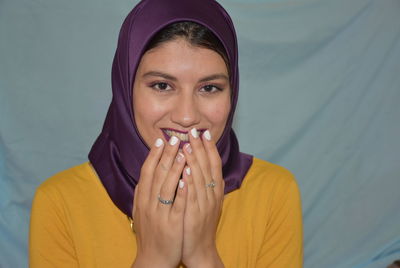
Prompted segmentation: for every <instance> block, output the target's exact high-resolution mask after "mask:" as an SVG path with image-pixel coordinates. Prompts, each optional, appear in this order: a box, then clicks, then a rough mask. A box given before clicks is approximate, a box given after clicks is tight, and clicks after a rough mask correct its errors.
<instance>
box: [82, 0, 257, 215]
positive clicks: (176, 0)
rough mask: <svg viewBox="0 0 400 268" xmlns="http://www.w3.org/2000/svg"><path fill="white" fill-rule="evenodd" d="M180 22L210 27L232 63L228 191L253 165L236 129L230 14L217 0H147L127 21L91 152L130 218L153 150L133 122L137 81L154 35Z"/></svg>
mask: <svg viewBox="0 0 400 268" xmlns="http://www.w3.org/2000/svg"><path fill="white" fill-rule="evenodd" d="M178 21H192V22H196V23H199V24H201V25H204V26H206V27H207V28H209V29H210V30H211V31H212V32H213V33H214V34H215V35H216V36H217V37H218V38H219V39H220V41H221V42H222V44H223V45H224V47H225V50H226V52H227V55H228V60H229V62H230V65H231V70H230V73H231V77H230V79H231V85H232V107H231V111H230V114H229V118H228V121H227V124H226V127H225V130H224V132H223V134H222V136H221V138H220V139H219V141H218V142H217V148H218V151H219V153H220V156H221V159H222V164H223V176H224V180H225V194H227V193H229V192H232V191H234V190H236V189H238V188H239V187H240V185H241V184H242V181H243V179H244V176H245V175H246V173H247V171H248V169H249V168H250V166H251V164H252V156H251V155H247V154H244V153H241V152H239V144H238V141H237V138H236V136H235V133H234V132H233V129H232V119H233V114H234V111H235V107H236V103H237V99H238V89H239V87H238V86H239V72H238V47H237V39H236V34H235V29H234V27H233V23H232V20H231V18H230V17H229V15H228V13H227V12H226V11H225V10H224V9H223V8H222V7H221V6H220V5H219V4H218V3H217V2H216V1H215V0H143V1H141V2H140V3H139V4H138V5H137V6H136V7H135V8H134V9H133V10H132V11H131V12H130V13H129V14H128V16H127V17H126V19H125V21H124V23H123V24H122V27H121V30H120V34H119V38H118V46H117V50H116V52H115V56H114V61H113V66H112V93H113V97H112V101H111V104H110V107H109V109H108V113H107V116H106V120H105V122H104V126H103V129H102V131H101V133H100V135H99V137H98V138H97V140H96V142H95V143H94V144H93V147H92V149H91V151H90V153H89V160H90V162H91V164H92V165H93V167H94V169H95V170H96V172H97V174H98V176H99V177H100V180H101V182H102V183H103V185H104V187H105V188H106V190H107V192H108V194H109V196H110V197H111V199H112V201H113V202H114V204H115V205H116V206H117V207H118V208H119V209H120V210H121V211H122V212H124V213H125V214H126V215H128V216H131V215H132V205H133V198H134V196H133V195H134V189H135V187H136V185H137V183H138V180H139V175H140V169H141V167H142V164H143V162H144V161H145V159H146V157H147V154H148V153H149V148H148V147H147V146H146V144H145V143H144V141H143V139H142V138H141V136H140V134H139V132H138V131H137V128H136V124H135V121H134V116H133V107H132V86H133V82H134V81H133V80H134V78H135V73H136V69H137V67H138V65H139V62H140V59H141V57H142V55H143V53H144V50H145V48H146V45H147V43H148V42H149V41H150V39H151V38H152V37H153V36H154V34H155V33H157V32H158V31H159V30H161V29H162V28H164V27H165V26H167V25H168V24H171V23H174V22H178ZM154 200H155V201H156V200H157V197H154Z"/></svg>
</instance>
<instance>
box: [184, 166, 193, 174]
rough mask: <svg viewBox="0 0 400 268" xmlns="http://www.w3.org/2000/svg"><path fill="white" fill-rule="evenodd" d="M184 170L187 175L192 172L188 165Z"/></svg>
mask: <svg viewBox="0 0 400 268" xmlns="http://www.w3.org/2000/svg"><path fill="white" fill-rule="evenodd" d="M185 171H186V174H187V175H190V173H192V171H191V170H190V167H187V168H186V169H185Z"/></svg>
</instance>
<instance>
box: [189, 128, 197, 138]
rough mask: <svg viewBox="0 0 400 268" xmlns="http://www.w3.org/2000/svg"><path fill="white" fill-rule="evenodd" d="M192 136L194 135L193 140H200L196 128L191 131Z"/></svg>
mask: <svg viewBox="0 0 400 268" xmlns="http://www.w3.org/2000/svg"><path fill="white" fill-rule="evenodd" d="M190 134H192V136H193V138H198V137H199V133H197V129H196V128H192V129H191V130H190Z"/></svg>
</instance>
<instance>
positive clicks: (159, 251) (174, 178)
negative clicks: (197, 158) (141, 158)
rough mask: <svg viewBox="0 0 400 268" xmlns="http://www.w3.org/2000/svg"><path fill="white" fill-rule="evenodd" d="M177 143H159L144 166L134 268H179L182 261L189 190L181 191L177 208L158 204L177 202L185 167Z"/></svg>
mask: <svg viewBox="0 0 400 268" xmlns="http://www.w3.org/2000/svg"><path fill="white" fill-rule="evenodd" d="M176 139H177V138H176V137H172V138H171V139H170V143H168V144H164V143H163V142H162V140H161V139H158V140H157V141H156V143H155V145H153V147H152V148H151V150H150V153H149V155H148V156H147V158H146V160H145V162H144V164H143V166H142V169H141V172H140V180H139V184H138V185H137V186H136V189H135V199H134V204H133V213H132V215H133V221H134V228H135V232H136V241H137V248H138V249H137V256H136V259H135V262H134V264H133V267H176V266H177V265H178V264H179V262H180V260H181V258H182V246H183V217H184V211H185V202H186V195H187V190H186V187H184V188H180V187H178V189H177V193H176V197H175V201H174V202H173V204H162V203H161V202H160V201H159V200H157V198H158V196H160V197H161V198H162V199H164V200H173V199H174V194H175V190H176V188H177V184H178V181H179V178H180V176H181V174H182V171H183V167H184V166H185V157H184V155H183V154H182V153H177V152H178V147H179V140H176ZM173 140H175V141H176V143H175V144H173V142H172V144H173V145H171V141H173ZM157 145H158V146H157Z"/></svg>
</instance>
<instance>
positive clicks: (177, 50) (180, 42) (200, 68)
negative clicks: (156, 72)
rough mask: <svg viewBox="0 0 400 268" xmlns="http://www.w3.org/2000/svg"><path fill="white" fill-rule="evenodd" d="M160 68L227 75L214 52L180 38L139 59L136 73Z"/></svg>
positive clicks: (223, 64)
mask: <svg viewBox="0 0 400 268" xmlns="http://www.w3.org/2000/svg"><path fill="white" fill-rule="evenodd" d="M151 68H161V69H163V70H164V71H169V72H174V73H175V72H177V73H179V72H184V71H186V70H191V71H195V72H197V73H207V74H209V73H212V72H219V73H221V72H222V73H226V74H227V73H228V70H227V67H226V64H225V61H224V60H223V58H222V57H221V56H220V55H219V54H218V53H217V52H216V51H214V50H211V49H208V48H204V47H200V46H194V45H192V44H190V43H189V42H188V41H186V40H185V39H182V38H178V39H174V40H171V41H167V42H163V43H161V44H160V45H158V46H157V47H155V48H152V49H150V50H148V51H147V52H146V53H145V54H144V55H143V56H142V58H141V61H140V64H139V68H138V72H142V71H149V70H148V69H151Z"/></svg>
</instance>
